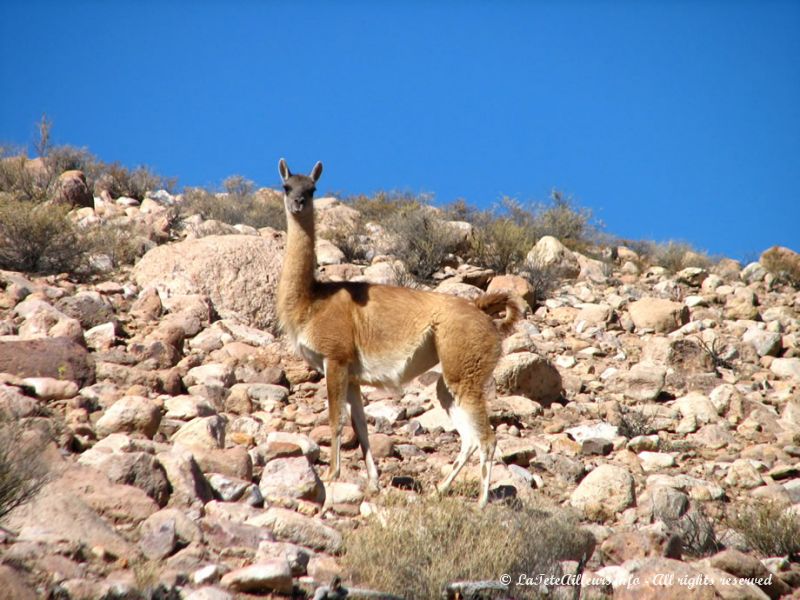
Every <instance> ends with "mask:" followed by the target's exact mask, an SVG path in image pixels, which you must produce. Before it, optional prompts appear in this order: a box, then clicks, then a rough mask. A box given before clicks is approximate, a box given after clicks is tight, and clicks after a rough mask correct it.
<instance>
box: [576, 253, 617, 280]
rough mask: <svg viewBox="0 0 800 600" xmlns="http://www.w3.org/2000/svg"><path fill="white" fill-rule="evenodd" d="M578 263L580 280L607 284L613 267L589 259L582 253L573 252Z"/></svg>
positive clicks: (600, 261) (594, 259)
mask: <svg viewBox="0 0 800 600" xmlns="http://www.w3.org/2000/svg"><path fill="white" fill-rule="evenodd" d="M573 255H574V256H575V258H576V259H577V261H578V266H579V267H580V269H581V271H580V273H578V279H579V280H588V281H593V282H595V283H605V282H606V281H607V280H608V276H609V275H610V274H611V265H610V264H609V263H605V262H603V261H602V260H597V259H596V258H589V257H588V256H584V255H583V254H581V253H580V252H573Z"/></svg>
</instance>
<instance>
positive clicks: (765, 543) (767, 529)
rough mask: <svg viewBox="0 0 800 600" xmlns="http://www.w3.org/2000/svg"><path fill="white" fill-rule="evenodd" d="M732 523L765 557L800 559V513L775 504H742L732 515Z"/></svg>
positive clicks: (732, 511) (729, 517)
mask: <svg viewBox="0 0 800 600" xmlns="http://www.w3.org/2000/svg"><path fill="white" fill-rule="evenodd" d="M728 524H729V525H730V526H731V528H733V529H734V530H736V531H738V532H739V533H740V534H742V536H743V537H744V539H745V541H746V542H747V544H748V545H749V546H750V547H752V548H753V549H754V550H756V551H757V552H759V553H760V554H761V555H762V556H764V557H769V556H787V555H788V556H789V557H792V558H794V559H796V558H798V557H800V514H798V513H796V512H793V510H792V508H791V507H788V506H784V505H783V504H780V503H778V502H774V501H763V502H753V503H747V504H743V505H739V506H738V507H735V508H733V509H732V510H731V512H730V513H729V515H728Z"/></svg>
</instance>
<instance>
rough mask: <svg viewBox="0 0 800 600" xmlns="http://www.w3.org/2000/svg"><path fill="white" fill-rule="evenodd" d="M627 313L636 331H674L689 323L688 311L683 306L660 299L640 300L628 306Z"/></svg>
mask: <svg viewBox="0 0 800 600" xmlns="http://www.w3.org/2000/svg"><path fill="white" fill-rule="evenodd" d="M628 312H629V314H630V316H631V319H633V323H634V325H636V328H637V329H652V330H654V331H656V332H658V333H669V332H671V331H675V330H676V329H678V327H680V326H681V325H683V324H685V323H687V322H688V321H689V310H688V309H687V308H686V306H684V305H683V304H680V303H678V302H672V301H671V300H664V299H662V298H649V297H648V298H642V299H641V300H637V301H636V302H632V303H631V304H630V305H628Z"/></svg>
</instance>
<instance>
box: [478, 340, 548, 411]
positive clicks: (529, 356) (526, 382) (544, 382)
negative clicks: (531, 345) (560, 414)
mask: <svg viewBox="0 0 800 600" xmlns="http://www.w3.org/2000/svg"><path fill="white" fill-rule="evenodd" d="M494 377H495V380H496V382H497V389H498V391H499V392H500V393H503V394H507V395H515V394H518V395H521V396H525V397H527V398H530V399H531V400H536V401H537V402H539V403H541V404H542V405H543V406H549V405H551V404H552V403H553V402H555V401H556V400H558V399H559V398H560V397H561V392H562V382H561V374H560V373H559V372H558V369H556V368H555V367H554V366H553V365H552V364H551V363H550V362H549V361H548V360H546V359H544V358H541V357H540V356H538V355H536V354H533V353H531V352H515V353H514V354H508V355H506V356H503V357H501V358H500V360H499V362H498V363H497V367H496V368H495V371H494Z"/></svg>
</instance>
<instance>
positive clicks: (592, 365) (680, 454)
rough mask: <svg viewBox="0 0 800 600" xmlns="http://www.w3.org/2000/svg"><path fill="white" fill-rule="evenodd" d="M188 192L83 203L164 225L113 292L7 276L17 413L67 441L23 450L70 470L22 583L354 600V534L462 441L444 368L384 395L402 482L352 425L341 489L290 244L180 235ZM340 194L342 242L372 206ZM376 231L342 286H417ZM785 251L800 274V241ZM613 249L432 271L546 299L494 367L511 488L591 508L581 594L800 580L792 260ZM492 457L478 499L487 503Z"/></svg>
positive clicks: (378, 437)
mask: <svg viewBox="0 0 800 600" xmlns="http://www.w3.org/2000/svg"><path fill="white" fill-rule="evenodd" d="M180 202H181V198H180V197H176V196H172V195H170V194H168V193H166V192H163V191H161V192H158V193H155V194H150V195H148V197H147V198H145V199H144V200H142V201H141V202H140V201H138V200H133V199H131V198H126V197H122V198H117V199H114V198H111V197H110V196H109V195H108V194H106V196H105V197H104V198H96V199H95V204H94V206H93V207H92V206H86V207H83V208H77V209H75V211H74V212H73V217H74V220H76V221H78V222H95V221H98V220H99V221H102V220H104V219H109V218H111V217H114V218H120V217H122V218H123V219H125V220H126V222H127V223H128V225H129V226H130V229H129V231H136V232H138V234H140V235H142V236H143V237H144V238H146V245H147V247H149V248H150V249H149V250H148V251H147V253H146V254H145V255H144V256H143V257H142V258H141V259H140V260H139V261H138V262H137V263H136V264H135V266H134V267H132V268H130V269H122V270H113V271H112V270H110V266H109V269H108V271H107V274H106V276H101V277H99V278H95V279H92V280H90V281H88V282H86V281H77V282H76V281H73V280H71V279H70V278H68V277H66V276H47V277H37V276H34V275H31V274H25V273H20V272H9V271H0V333H1V334H2V337H0V373H2V375H0V411H2V413H4V414H5V415H6V421H5V425H3V426H2V427H4V428H5V430H6V431H7V432H11V431H12V430H14V429H15V428H21V429H22V431H21V432H19V433H20V434H19V435H17V436H16V437H15V438H14V439H15V440H16V442H15V443H18V444H21V445H25V444H29V445H30V444H33V445H39V446H41V447H42V448H43V452H42V453H41V455H38V454H31V453H27V454H24V456H25V457H26V458H25V460H26V461H27V462H25V463H24V464H23V465H20V464H19V461H17V462H16V463H15V462H14V460H13V459H14V458H15V457H18V456H23V454H20V453H15V451H11V450H9V449H8V448H7V449H5V450H4V449H2V448H0V457H4V460H6V463H4V464H11V465H12V466H15V467H16V468H17V470H18V471H21V472H22V474H23V475H25V474H28V475H29V476H30V477H36V476H37V473H38V470H37V469H38V463H39V462H43V463H44V464H45V465H46V467H47V468H48V469H49V475H48V477H47V479H46V480H45V481H43V484H44V487H43V488H42V489H41V492H40V493H39V494H38V495H36V496H35V497H34V498H33V499H32V500H31V501H29V502H27V503H25V504H22V505H21V506H19V507H18V508H16V509H15V510H13V511H12V512H10V514H8V515H7V516H6V517H5V518H3V520H2V521H0V523H2V525H3V527H4V529H0V563H1V564H0V597H3V598H15V599H20V600H22V599H28V598H45V597H48V598H58V599H76V600H77V599H100V598H186V599H192V600H201V599H202V600H212V599H213V600H224V599H230V598H246V597H251V595H258V596H262V597H263V596H265V595H266V596H269V595H275V596H277V597H282V596H284V595H290V594H292V593H293V592H292V590H294V594H295V595H296V596H298V597H303V596H302V594H307V595H308V597H316V598H323V597H330V598H333V597H337V598H338V597H343V596H341V595H340V596H336V595H335V593H334V592H333V591H329V592H327V594H328V595H327V596H326V592H325V588H321V587H320V586H323V585H327V584H329V583H330V582H331V580H332V578H333V577H334V576H336V575H340V576H341V578H342V581H343V584H344V585H345V586H346V587H350V586H351V584H354V585H357V586H360V587H362V588H363V587H369V585H368V582H362V581H353V580H352V578H351V574H350V573H349V571H348V570H347V569H346V568H345V561H343V559H342V554H343V552H344V551H345V549H346V548H345V545H346V540H347V539H348V538H347V535H348V532H351V531H353V530H354V529H358V528H359V527H361V526H363V525H364V524H365V523H367V522H369V521H370V520H371V519H376V518H381V514H382V511H390V510H392V507H396V506H397V499H396V496H397V495H401V496H403V497H419V498H422V499H424V498H426V497H428V496H429V495H431V494H432V493H433V490H434V484H435V482H437V481H439V480H441V478H442V477H443V474H444V473H446V472H447V469H448V468H449V466H450V464H451V463H452V461H453V460H454V458H455V456H456V454H457V452H458V448H459V440H458V438H457V435H456V434H455V433H454V430H453V427H452V425H451V423H450V422H449V420H448V418H447V416H446V414H445V413H444V411H443V410H442V409H441V408H439V407H438V405H437V403H436V400H435V398H436V393H435V389H433V388H434V387H435V383H434V382H435V379H436V377H435V376H432V375H430V374H426V375H423V376H422V377H420V378H419V379H418V380H415V381H414V382H412V383H411V384H410V385H408V386H407V387H406V389H405V390H404V391H403V392H402V393H395V392H392V391H384V390H379V389H371V388H365V396H366V401H367V406H366V411H367V415H368V419H369V422H370V437H371V442H372V445H373V449H374V452H375V455H376V458H377V460H378V465H379V469H380V471H381V482H382V486H383V489H382V491H381V492H380V493H378V494H372V495H369V494H368V493H367V491H366V490H365V484H366V473H365V468H364V464H363V461H362V459H361V456H360V452H359V451H357V450H356V449H355V445H356V444H355V437H354V435H353V432H352V430H349V429H347V430H346V433H345V446H344V447H345V450H344V469H343V480H342V481H341V482H337V483H334V484H330V485H323V483H322V482H321V480H320V478H319V474H320V473H322V472H323V471H324V468H325V465H326V463H327V460H328V457H327V454H328V446H327V444H328V442H329V439H330V430H329V427H328V425H327V410H326V392H325V382H324V380H323V379H322V377H321V374H319V373H317V372H315V371H313V370H311V369H310V368H309V367H307V366H306V365H305V364H304V363H303V362H302V361H301V360H299V359H298V358H297V357H295V356H294V355H293V354H292V352H291V351H290V349H289V348H288V347H287V346H286V344H285V343H284V340H283V339H282V338H281V336H280V334H279V332H278V331H277V329H276V317H275V305H274V294H275V288H276V284H277V278H278V275H279V270H280V266H281V262H282V252H283V247H284V234H283V233H282V232H279V231H276V230H274V229H270V228H262V229H259V230H257V229H254V228H253V227H248V226H244V225H238V226H231V225H226V224H224V223H221V222H217V221H213V220H204V219H202V218H200V217H197V216H195V217H191V218H189V219H187V220H186V221H185V223H184V227H183V228H182V230H181V233H180V234H179V235H178V237H177V239H171V240H170V235H169V227H168V225H169V222H170V217H169V214H170V211H171V210H172V208H173V207H174V206H175V205H180ZM316 205H317V210H318V214H319V216H318V222H319V227H320V229H321V231H323V232H324V231H325V228H326V227H328V228H329V229H330V228H334V227H335V225H336V224H337V223H342V222H346V223H352V222H353V221H354V220H358V219H359V218H360V216H359V214H358V213H357V212H356V211H354V210H353V209H352V208H350V207H348V206H345V205H343V204H341V203H339V202H338V201H336V200H334V199H331V198H323V199H320V200H318V201H317V202H316ZM451 227H452V229H453V230H454V231H458V232H460V234H461V235H463V236H464V237H465V239H466V238H468V237H469V236H470V235H472V231H471V228H470V226H469V225H468V224H464V223H453V224H451ZM378 229H379V228H377V227H376V226H372V228H371V229H370V228H369V227H368V230H369V231H372V232H373V233H374V234H375V235H374V236H373V237H370V238H365V240H366V241H365V243H367V244H372V243H373V242H374V244H376V246H375V247H374V248H371V249H369V251H368V252H366V253H365V254H364V255H365V256H367V257H368V258H369V263H367V262H364V264H350V263H346V262H344V260H345V255H344V253H343V252H342V250H341V249H340V248H337V247H336V246H335V245H334V244H333V243H331V242H330V241H324V240H322V241H321V242H320V244H319V247H318V262H319V264H320V265H321V266H320V276H321V277H325V278H329V279H347V280H366V281H372V282H379V283H393V282H396V281H397V279H398V277H400V278H401V279H402V277H401V276H400V275H399V274H400V273H401V272H402V265H400V266H398V265H397V264H396V262H395V261H394V259H393V257H392V256H390V255H386V254H381V252H380V251H379V250H380V248H379V247H378V246H379V241H375V240H378V238H379V237H380V236H379V232H378V233H376V231H377V230H378ZM322 235H323V236H324V233H323V234H322ZM376 249H377V250H376ZM776 252H777V253H778V254H780V258H781V260H782V264H789V265H790V266H791V265H792V264H793V265H794V268H796V269H798V271H796V272H800V266H798V263H799V262H800V256H798V255H797V254H794V253H792V252H791V251H788V250H785V249H779V250H773V251H772V254H771V255H770V256H773V257H774V256H775V253H776ZM598 255H599V254H598ZM606 255H607V256H608V257H609V258H607V259H606V260H603V261H600V260H597V259H593V258H588V257H586V256H583V255H581V254H576V253H575V252H572V251H570V250H568V249H567V248H565V247H564V246H563V245H561V243H560V242H559V241H558V240H556V239H554V238H550V237H545V238H542V239H540V240H539V241H538V242H537V243H536V245H535V246H534V247H533V248H531V252H530V254H529V255H528V260H529V263H530V264H532V265H535V266H536V268H537V269H539V272H540V273H545V274H547V273H550V274H553V273H558V275H559V277H560V278H561V279H560V280H559V282H558V285H556V286H553V288H554V289H553V291H552V292H551V293H549V294H548V297H547V298H545V299H539V298H537V296H536V293H535V292H536V290H534V289H533V287H532V284H531V278H530V277H529V278H523V277H521V276H518V275H505V274H498V273H494V272H492V271H491V270H488V269H484V268H478V267H476V266H472V265H470V264H467V263H465V262H464V260H462V259H461V258H459V257H458V256H449V257H447V260H446V261H444V262H443V264H442V265H441V268H440V269H439V270H438V271H437V272H436V273H435V274H434V276H433V281H434V282H435V290H436V291H440V292H443V293H450V294H457V295H459V296H463V297H467V298H472V297H475V296H477V295H479V294H481V293H482V291H483V290H486V289H489V290H494V289H510V290H513V291H515V292H517V293H519V294H520V295H521V296H522V297H523V298H525V299H526V301H527V302H528V304H529V305H530V311H529V313H528V315H527V317H526V319H525V320H524V321H523V322H521V323H519V324H518V325H517V327H516V330H515V331H514V332H513V334H512V335H510V336H509V337H507V338H506V339H505V340H504V342H503V357H502V359H501V360H500V363H499V365H498V367H497V371H496V373H495V376H496V380H497V397H496V398H494V399H493V400H492V401H491V414H492V422H493V424H494V426H495V430H496V432H497V438H498V451H497V464H496V466H495V469H494V471H493V480H494V484H493V488H494V492H493V494H494V496H495V497H497V498H505V499H507V500H508V499H513V498H516V499H517V501H521V502H535V503H537V502H538V503H545V504H547V505H550V506H554V507H558V508H559V510H562V509H569V510H573V511H575V512H576V513H577V515H579V517H580V519H581V521H582V523H583V526H584V527H585V529H586V530H587V531H589V532H590V533H591V534H592V538H593V542H592V543H590V544H589V545H588V546H587V548H586V552H585V553H584V554H585V558H586V562H585V565H584V564H579V563H578V562H575V561H572V562H570V561H566V562H564V563H563V564H562V565H561V568H562V569H563V572H565V573H574V572H575V570H576V568H579V567H580V568H583V569H584V571H583V577H584V582H585V585H584V596H583V597H592V598H685V597H702V598H726V599H730V598H779V597H797V598H800V592H799V591H798V589H800V563H798V562H797V561H798V553H800V291H798V289H797V288H796V287H792V286H791V285H789V284H787V283H785V279H784V278H782V277H781V274H780V273H777V272H776V271H775V269H774V268H773V267H772V264H774V261H773V262H772V263H769V261H767V260H764V261H762V262H763V263H764V264H761V263H752V264H749V265H746V266H744V267H742V265H740V264H738V263H737V262H735V261H732V260H722V261H720V262H718V263H717V264H715V265H713V266H712V267H709V268H699V267H695V268H687V269H684V270H681V271H679V272H676V273H670V272H668V271H667V270H666V269H664V268H661V267H659V266H657V265H651V266H648V265H643V264H642V261H641V260H640V257H639V256H637V255H636V253H635V252H633V251H632V250H630V249H628V248H624V247H619V248H610V249H608V252H607V253H606ZM793 261H794V262H793ZM94 262H95V264H97V265H101V266H102V265H104V264H108V265H110V264H111V262H112V261H107V260H104V258H103V256H96V257H94ZM765 265H767V266H768V267H770V270H768V269H767V268H766V267H765ZM9 416H10V419H9V418H8V417H9ZM8 435H10V434H8V433H7V437H6V438H5V439H11V438H10V437H8ZM15 448H16V446H15ZM470 468H471V469H472V470H471V471H470V472H468V473H466V475H464V474H462V475H461V477H460V479H463V480H464V481H465V482H466V483H464V484H462V485H461V486H460V487H459V488H458V490H457V491H456V495H457V496H458V499H459V500H460V501H461V503H462V504H463V508H464V510H465V511H470V510H473V509H474V504H475V500H474V491H475V490H474V485H471V483H470V482H473V483H474V482H475V481H476V480H477V478H478V474H477V472H476V466H475V464H471V467H470ZM465 471H466V469H465ZM3 477H4V474H3V473H2V472H0V486H2V481H3V479H2V478H3ZM0 489H2V488H1V487H0ZM2 498H3V497H2V495H0V506H2V502H3V499H2ZM323 504H324V505H325V506H326V507H327V510H325V511H323V510H322V507H323ZM510 505H511V506H512V507H513V506H514V502H511V504H510ZM748 511H749V512H748ZM769 511H772V512H769ZM1 514H2V513H0V515H1ZM765 515H766V516H765ZM0 518H2V517H0ZM770 528H772V529H770ZM792 528H794V529H792ZM792 532H794V533H795V534H797V538H796V539H793V538H792V537H791V536H792V535H793V533H792ZM787 533H788V534H789V535H788V537H787ZM758 535H760V536H761V537H760V538H759V537H758ZM781 535H783V536H784V537H783V538H781ZM762 538H766V540H767V541H766V542H765V543H763V544H761V545H759V544H758V542H757V541H758V540H759V539H762ZM781 539H782V540H783V541H781ZM770 541H773V542H775V543H774V544H773V545H772V546H770V545H769V542H770ZM792 553H794V554H792ZM575 558H576V560H578V557H575ZM403 560H404V558H403V557H402V556H398V557H397V561H398V564H399V563H402V561H403ZM500 575H501V573H497V574H496V575H495V576H494V577H491V578H494V579H497V578H499V577H500ZM528 575H529V576H530V575H532V574H528ZM655 575H663V576H664V579H666V578H667V577H669V576H672V577H673V578H674V579H671V580H668V581H669V582H670V583H668V584H665V583H664V582H663V581H664V580H663V579H662V580H659V579H658V578H657V577H656V578H655V579H654V577H653V576H655ZM590 576H591V577H592V582H591V583H588V580H589V578H590ZM681 578H683V579H681ZM739 578H749V579H746V580H742V581H740V580H739ZM515 581H516V576H515ZM659 581H660V582H661V583H659ZM697 581H702V582H704V583H701V584H697ZM687 582H695V584H696V585H691V584H690V583H687ZM515 589H517V590H518V592H519V594H520V595H522V594H523V592H524V593H530V589H528V590H527V591H525V590H522V591H519V590H521V589H522V588H515ZM537 590H538V593H542V594H544V593H545V590H544V588H537ZM793 590H794V591H793ZM380 591H386V590H380ZM315 593H316V596H315V595H314V594H315ZM485 593H486V594H490V592H485ZM492 593H495V594H498V595H496V596H495V597H516V594H517V592H515V591H514V589H512V590H511V591H510V592H504V591H499V592H492ZM550 593H552V594H555V596H556V597H572V596H571V593H572V590H571V589H568V588H563V587H561V588H559V587H558V586H555V587H553V586H551V587H550ZM9 594H10V595H9ZM454 594H455V592H454ZM509 594H510V595H509ZM348 597H378V595H370V594H369V593H368V592H366V591H360V592H359V591H358V590H353V589H351V594H350V595H349V596H348ZM453 597H455V596H453Z"/></svg>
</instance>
